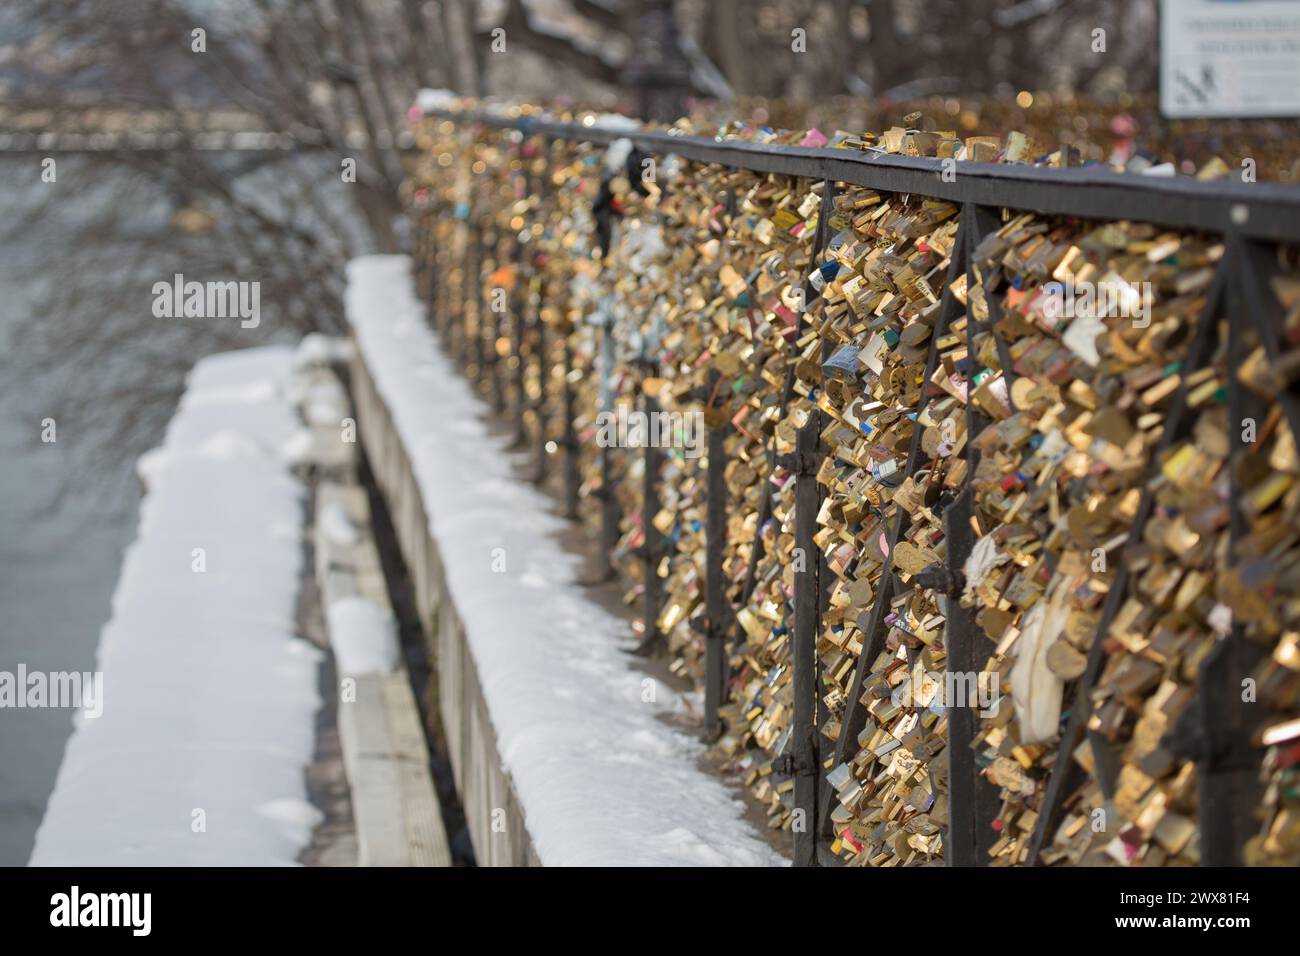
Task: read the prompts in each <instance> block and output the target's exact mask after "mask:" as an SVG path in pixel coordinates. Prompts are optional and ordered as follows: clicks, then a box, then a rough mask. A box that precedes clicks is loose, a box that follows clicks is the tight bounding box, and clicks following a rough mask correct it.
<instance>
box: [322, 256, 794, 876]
mask: <svg viewBox="0 0 1300 956" xmlns="http://www.w3.org/2000/svg"><path fill="white" fill-rule="evenodd" d="M346 303H347V312H348V318H349V321H350V322H351V323H352V325H353V328H354V330H355V333H356V339H357V343H358V346H359V348H360V350H361V356H362V357H363V358H364V360H365V363H366V366H367V368H368V369H369V370H370V374H371V376H372V378H373V379H374V381H375V384H376V387H377V388H378V390H379V393H380V395H381V396H382V398H383V399H384V402H385V403H386V404H387V406H388V408H389V410H390V411H391V413H392V415H393V419H394V422H395V426H396V428H397V431H398V433H399V435H400V436H401V439H402V444H403V447H404V448H405V449H406V453H407V454H408V455H409V456H410V457H411V461H412V464H413V466H414V470H415V474H416V477H417V480H418V482H419V485H420V491H421V493H422V497H423V500H424V503H425V506H426V508H427V509H428V511H429V514H428V518H429V525H430V531H431V532H432V535H433V538H434V540H435V541H436V542H437V544H438V548H439V551H440V553H441V556H442V559H443V566H444V568H445V570H446V575H447V579H448V586H449V588H450V591H451V594H452V598H453V600H454V602H455V604H456V607H457V609H458V610H459V612H460V616H461V619H462V620H463V621H464V624H465V628H466V632H467V639H468V642H469V646H470V650H471V653H472V655H473V658H474V662H475V665H476V668H477V670H478V676H479V680H480V681H481V683H482V687H483V693H484V695H485V696H486V698H487V703H488V709H489V711H490V713H491V719H492V724H493V727H494V729H495V731H496V737H497V742H498V746H499V748H500V753H501V758H502V761H503V763H504V764H505V769H506V770H507V771H508V772H509V774H510V776H511V778H512V779H513V781H514V785H515V789H516V791H517V792H518V795H519V799H520V801H521V802H522V804H523V809H524V817H525V820H526V821H527V826H528V832H529V834H530V836H531V837H532V840H533V845H534V848H535V849H536V851H537V854H538V856H539V857H540V859H541V861H542V862H543V863H544V864H546V865H550V866H557V865H559V866H563V865H639V866H681V865H780V864H784V863H785V862H786V861H785V860H784V859H783V858H782V857H781V856H780V855H779V854H777V853H776V852H774V851H773V850H772V849H771V848H770V847H768V846H767V844H766V843H764V842H763V840H762V839H761V838H760V837H759V836H758V835H757V834H756V833H755V831H754V830H753V829H752V828H751V826H750V825H749V824H748V823H746V822H745V821H744V820H743V818H742V817H741V812H742V804H741V802H740V800H739V799H738V798H737V797H736V796H735V795H734V794H733V793H732V792H731V791H729V790H728V789H727V787H726V786H724V784H723V783H722V782H721V781H719V780H718V779H717V778H715V777H713V776H711V775H710V774H708V773H706V772H705V771H703V770H701V769H700V768H699V767H698V766H697V765H696V759H697V757H698V755H699V753H700V751H701V745H700V744H699V743H698V742H697V741H695V740H693V739H691V738H690V737H688V736H686V735H685V734H684V733H682V732H680V731H678V730H675V729H673V728H671V727H669V726H668V725H667V724H665V723H664V722H663V721H662V720H661V719H659V716H658V715H660V714H662V713H664V712H665V711H667V710H671V709H672V708H673V707H674V706H680V703H679V702H678V701H677V700H676V699H675V698H674V697H673V695H672V693H671V691H669V690H668V688H666V687H665V686H664V685H663V684H662V683H660V684H658V686H657V688H656V695H657V698H658V703H654V704H651V703H644V702H643V700H642V694H643V681H645V680H646V678H645V677H644V675H642V674H639V673H637V672H635V671H633V670H631V669H630V667H629V666H628V658H627V656H626V653H625V652H626V651H627V650H628V649H629V648H630V647H631V646H632V643H633V641H632V637H631V635H630V633H629V629H628V628H627V626H626V624H625V623H624V622H623V621H621V620H619V619H617V618H615V617H614V616H613V615H611V614H609V613H608V612H607V611H605V610H603V609H602V608H600V607H598V606H597V605H595V604H593V603H591V602H590V601H588V600H587V599H586V598H585V596H584V595H583V594H582V593H581V591H580V590H579V588H578V586H577V585H576V583H575V582H576V580H577V573H578V565H579V561H578V559H577V558H576V557H575V556H574V555H571V554H569V553H567V552H566V551H564V550H563V549H562V548H561V547H560V546H559V545H558V544H557V543H556V541H555V540H554V538H553V536H552V533H553V532H556V531H558V530H560V529H562V528H563V527H564V526H565V523H564V521H563V520H562V519H561V518H559V517H557V516H555V515H553V514H552V513H551V505H550V501H549V499H547V498H546V497H545V495H543V494H542V493H541V492H539V491H538V490H536V489H535V488H532V487H531V486H529V485H527V484H525V483H522V482H520V481H518V480H517V479H515V478H514V477H513V476H512V474H511V471H510V459H509V453H508V452H507V451H506V450H505V442H504V440H503V439H499V438H497V437H494V436H492V435H490V434H489V432H488V430H487V428H486V427H485V425H484V423H483V421H482V417H483V415H484V413H485V408H484V405H483V403H482V402H481V401H480V400H479V399H478V398H477V397H475V396H474V395H473V394H472V392H471V391H470V389H469V386H468V385H467V384H466V382H465V381H464V380H463V379H462V377H461V374H460V370H459V369H457V368H455V367H453V365H452V363H451V362H450V361H448V359H447V358H446V357H445V356H444V355H443V354H442V352H441V351H440V350H439V348H438V347H437V345H436V343H435V339H434V335H433V333H432V332H431V331H430V330H429V327H428V324H427V323H426V322H425V319H424V315H423V309H422V307H421V306H420V305H419V303H418V302H417V301H416V299H415V295H414V291H413V288H412V282H411V276H410V266H409V261H408V260H407V258H406V257H405V256H367V257H363V258H360V259H356V260H353V261H352V262H351V263H350V264H349V266H348V289H347V294H346ZM496 549H504V551H497V550H496ZM503 554H504V558H505V572H504V573H498V572H494V570H493V567H494V559H499V558H500V557H501V556H502V555H503ZM496 566H497V567H500V564H499V560H497V564H496Z"/></svg>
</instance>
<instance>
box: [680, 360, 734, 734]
mask: <svg viewBox="0 0 1300 956" xmlns="http://www.w3.org/2000/svg"><path fill="white" fill-rule="evenodd" d="M720 381H721V379H720V376H719V375H718V372H717V370H716V369H714V370H712V371H710V372H709V377H708V384H707V385H706V386H705V388H706V391H707V392H708V394H707V396H706V398H705V401H706V408H707V409H708V410H707V411H706V413H705V427H706V428H707V429H708V436H709V438H708V459H707V468H708V471H707V473H706V479H705V517H704V529H705V557H704V607H705V632H704V739H705V740H706V741H709V742H713V741H715V740H717V739H718V738H719V737H720V736H722V720H721V719H720V718H719V716H718V709H719V708H720V707H721V706H722V703H723V700H724V698H725V696H726V680H727V678H726V653H727V641H726V637H727V627H728V615H727V609H726V602H727V590H726V587H727V586H726V580H725V578H724V576H723V573H722V559H723V551H724V550H725V548H726V544H727V479H726V462H727V447H726V438H727V424H728V423H727V418H726V413H725V411H724V410H723V409H721V408H719V407H718V405H717V404H715V402H716V396H717V393H718V390H719V385H720ZM688 414H689V413H688Z"/></svg>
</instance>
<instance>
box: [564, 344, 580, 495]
mask: <svg viewBox="0 0 1300 956" xmlns="http://www.w3.org/2000/svg"><path fill="white" fill-rule="evenodd" d="M571 335H572V330H571V329H565V330H564V333H563V335H562V336H561V340H562V342H563V345H564V388H563V390H562V392H561V395H560V414H561V415H563V417H564V424H563V428H564V437H563V440H562V443H563V445H564V516H565V517H566V518H571V519H576V518H577V517H578V490H579V488H580V487H581V485H582V474H581V472H580V471H579V468H578V464H579V462H578V434H577V432H576V431H575V430H574V428H573V415H574V396H573V370H574V365H573V343H572V342H571V341H570V336H571Z"/></svg>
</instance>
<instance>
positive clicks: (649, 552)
mask: <svg viewBox="0 0 1300 956" xmlns="http://www.w3.org/2000/svg"><path fill="white" fill-rule="evenodd" d="M653 371H654V364H653V363H647V369H646V373H645V377H646V378H648V377H650V376H651V375H652V374H653ZM641 402H642V408H643V409H644V411H645V418H646V441H645V469H644V473H643V474H642V476H641V479H642V481H641V538H642V541H641V560H642V579H643V584H644V588H645V590H644V603H643V605H642V608H643V610H642V614H643V616H644V619H645V633H644V634H643V635H642V638H641V645H640V647H639V648H638V651H639V652H640V653H642V654H646V655H649V654H652V653H656V652H658V651H660V650H662V649H663V644H664V635H663V634H662V633H660V631H659V606H660V605H661V604H662V603H663V582H662V581H660V579H659V561H660V559H661V558H662V556H663V555H662V554H661V549H660V547H659V532H658V531H657V530H656V529H655V526H654V518H655V515H656V514H658V513H659V461H660V459H661V458H662V452H660V450H659V449H658V448H656V447H655V444H654V442H652V441H651V440H650V435H651V433H652V426H651V422H653V421H655V418H656V417H657V416H658V414H659V402H658V401H656V400H655V398H654V396H653V395H651V394H650V393H649V392H647V391H646V390H645V382H644V378H643V379H642V386H641Z"/></svg>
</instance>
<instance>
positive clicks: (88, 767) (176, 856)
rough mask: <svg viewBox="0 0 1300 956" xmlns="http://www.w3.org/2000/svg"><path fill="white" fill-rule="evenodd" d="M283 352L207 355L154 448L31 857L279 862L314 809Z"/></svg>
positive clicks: (312, 695) (311, 693) (312, 707)
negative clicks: (87, 708)
mask: <svg viewBox="0 0 1300 956" xmlns="http://www.w3.org/2000/svg"><path fill="white" fill-rule="evenodd" d="M293 365H294V353H293V351H292V350H291V349H284V348H264V349H253V350H249V351H242V352H232V353H227V354H223V355H217V356H213V357H211V358H207V359H204V360H203V361H201V362H199V364H198V365H197V366H195V368H194V371H193V372H192V373H191V375H190V379H189V383H188V388H187V391H186V393H185V396H184V398H183V400H182V401H181V404H180V408H179V410H178V411H177V413H176V416H175V417H174V418H173V419H172V422H171V425H170V426H169V427H168V430H167V435H166V439H165V440H164V442H163V445H162V447H161V448H159V449H156V450H155V451H152V452H150V453H149V454H148V455H146V456H144V457H143V458H142V459H141V460H140V464H139V471H140V475H141V477H142V479H143V480H144V482H145V485H146V488H147V493H146V495H145V498H144V501H143V504H142V506H141V509H140V526H139V531H138V535H137V538H136V541H135V542H134V543H133V544H132V545H131V547H130V549H129V550H128V552H127V555H126V559H125V561H124V563H123V567H122V577H121V580H120V581H119V582H118V585H117V590H116V592H115V593H114V595H113V613H112V618H111V619H110V620H109V622H108V623H107V624H106V625H105V626H104V629H103V632H102V633H101V635H100V641H99V652H98V660H97V664H96V666H97V668H98V669H99V670H100V671H102V672H103V689H104V693H103V697H104V701H103V713H102V715H101V716H99V717H97V718H92V717H89V716H87V715H85V714H83V713H81V712H80V711H78V712H76V717H75V722H76V730H75V731H74V733H73V735H72V737H71V739H70V740H69V742H68V746H67V750H66V751H65V753H64V756H63V763H62V765H61V767H60V768H59V775H58V780H57V782H56V784H55V787H54V792H53V794H52V795H51V797H50V802H49V805H48V808H47V809H46V812H45V817H44V820H43V821H42V823H41V827H40V830H39V831H38V832H37V834H36V845H35V848H34V849H33V851H32V857H31V863H32V865H67V866H87V865H90V866H94V865H118V866H121V865H136V864H139V865H163V866H172V865H205V866H214V865H245V866H248V865H253V866H256V865H266V864H291V863H293V862H294V860H295V859H296V857H297V856H298V853H299V851H300V850H301V849H302V848H303V847H304V846H305V845H306V843H307V840H308V839H309V837H310V833H311V828H312V826H313V825H314V824H315V823H316V822H317V820H318V817H319V814H318V812H317V811H316V810H315V809H314V808H313V807H312V806H311V805H310V804H309V803H308V802H307V792H306V787H305V783H304V778H303V769H304V766H305V765H306V764H307V763H309V762H310V761H311V759H312V754H313V750H314V746H315V727H314V717H315V713H316V710H317V707H318V705H319V697H318V694H317V683H316V682H317V662H318V660H319V657H320V655H319V652H318V651H317V650H316V649H315V648H314V647H313V646H312V645H310V644H308V643H307V642H306V641H304V640H301V639H299V638H298V637H297V636H296V625H295V606H296V601H297V595H298V590H299V579H300V575H301V574H302V572H303V570H304V568H303V554H302V524H303V518H304V495H305V489H304V487H303V485H302V483H301V482H300V481H298V480H297V479H296V478H294V477H293V476H292V475H291V473H290V471H289V469H288V467H287V464H286V461H285V449H286V448H287V447H288V446H289V445H290V444H291V442H290V439H291V438H292V437H293V436H294V435H295V434H296V433H297V432H298V430H299V428H300V425H299V422H298V418H297V415H296V413H295V412H294V409H293V406H292V403H291V400H290V397H289V396H290V391H291V380H292V376H293Z"/></svg>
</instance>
